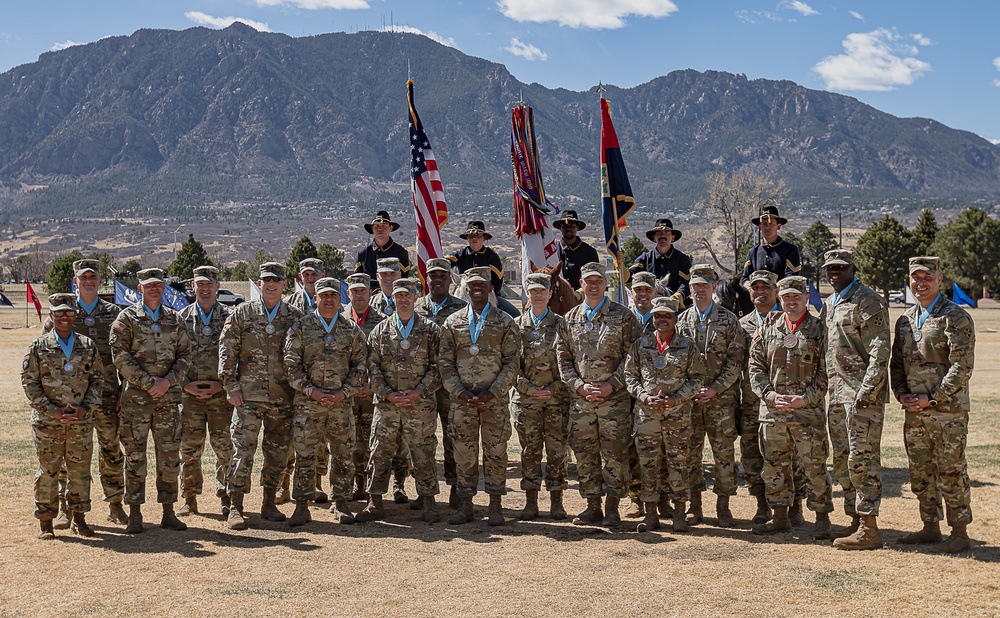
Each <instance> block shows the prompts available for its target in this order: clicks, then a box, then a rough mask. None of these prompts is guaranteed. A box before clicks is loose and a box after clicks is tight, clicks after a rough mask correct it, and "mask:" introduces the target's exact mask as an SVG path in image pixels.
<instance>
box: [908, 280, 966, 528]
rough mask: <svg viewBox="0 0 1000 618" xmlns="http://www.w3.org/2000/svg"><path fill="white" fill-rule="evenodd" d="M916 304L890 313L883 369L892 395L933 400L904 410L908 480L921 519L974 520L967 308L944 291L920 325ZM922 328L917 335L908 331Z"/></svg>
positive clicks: (951, 522)
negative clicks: (888, 353) (892, 328)
mask: <svg viewBox="0 0 1000 618" xmlns="http://www.w3.org/2000/svg"><path fill="white" fill-rule="evenodd" d="M917 307H919V305H914V306H913V307H910V308H908V309H907V310H906V311H905V312H904V313H903V315H901V316H900V317H899V319H898V320H896V336H895V340H894V341H893V344H892V358H891V360H890V363H889V375H890V378H891V383H892V391H893V394H894V395H895V396H896V399H897V400H898V399H899V398H900V397H901V396H902V395H904V394H906V393H912V394H915V395H927V396H928V397H929V398H930V399H931V405H930V406H928V407H927V408H924V409H923V410H921V411H920V412H909V411H907V412H906V413H905V417H904V421H903V441H904V443H905V445H906V455H907V458H908V459H909V464H910V487H911V488H912V489H913V493H915V494H916V495H917V500H918V501H919V503H920V519H921V520H922V521H923V522H925V523H934V522H938V521H941V520H942V519H944V513H942V509H941V501H942V500H943V501H944V505H945V506H946V507H947V516H948V518H947V521H948V524H949V525H950V526H953V527H954V526H964V525H968V524H970V523H972V494H971V489H970V485H969V474H968V469H967V463H966V459H965V447H966V440H967V439H968V434H969V412H970V410H971V407H970V403H969V379H970V378H971V377H972V369H973V365H974V362H975V346H976V332H975V326H974V324H973V322H972V318H971V317H970V316H969V314H968V313H967V312H966V311H965V310H964V309H962V308H961V307H959V306H958V305H956V304H955V303H953V302H951V301H950V300H948V299H947V298H946V297H944V295H942V296H941V297H940V298H939V299H938V301H937V303H936V304H935V305H934V307H933V309H932V310H931V312H930V316H928V317H927V321H926V322H924V324H923V327H922V328H919V329H918V328H917ZM915 332H920V333H921V335H920V341H914V340H913V338H914V333H915Z"/></svg>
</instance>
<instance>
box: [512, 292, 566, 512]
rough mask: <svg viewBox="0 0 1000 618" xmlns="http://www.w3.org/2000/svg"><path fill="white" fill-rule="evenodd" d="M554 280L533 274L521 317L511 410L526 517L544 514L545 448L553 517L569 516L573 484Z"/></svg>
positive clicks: (547, 487)
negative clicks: (566, 502)
mask: <svg viewBox="0 0 1000 618" xmlns="http://www.w3.org/2000/svg"><path fill="white" fill-rule="evenodd" d="M551 285H552V278H551V277H549V275H546V274H542V273H535V274H531V275H528V278H527V279H526V280H525V285H524V289H525V291H526V292H527V294H528V300H529V301H530V302H531V305H530V307H529V308H528V310H527V311H525V312H524V313H522V314H521V316H520V317H519V318H518V319H517V325H518V327H519V329H520V333H521V368H520V369H521V370H520V371H519V372H518V375H517V382H516V384H515V388H514V389H513V390H512V391H511V399H510V409H511V414H512V415H513V417H514V428H515V429H516V430H517V437H518V441H519V442H520V443H521V489H523V490H524V492H525V505H524V510H523V511H521V516H520V519H521V520H522V521H530V520H532V519H534V518H535V517H537V516H538V491H539V490H540V489H541V488H542V450H543V449H544V450H545V455H546V463H545V488H546V489H547V490H548V491H549V502H550V507H549V514H550V515H551V516H552V519H556V520H561V519H566V509H565V508H564V507H563V492H564V491H565V490H566V487H567V486H568V484H567V482H566V476H567V474H568V464H569V462H568V461H567V454H568V453H567V449H566V447H567V438H566V429H567V425H568V420H569V392H567V390H566V385H565V384H563V382H562V380H560V379H559V361H558V359H557V358H556V335H557V334H558V332H559V325H560V324H561V323H562V318H561V317H560V316H558V315H556V314H555V313H553V312H552V311H549V307H548V304H549V299H550V298H551V297H552V290H551Z"/></svg>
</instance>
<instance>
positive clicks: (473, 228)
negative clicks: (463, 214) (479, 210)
mask: <svg viewBox="0 0 1000 618" xmlns="http://www.w3.org/2000/svg"><path fill="white" fill-rule="evenodd" d="M471 234H482V235H483V238H485V239H486V240H489V239H491V238H493V234H490V233H488V232H487V231H486V226H485V225H484V224H483V222H482V221H469V229H467V230H465V232H463V233H461V234H459V235H458V237H459V238H461V239H462V240H468V239H469V236H470V235H471Z"/></svg>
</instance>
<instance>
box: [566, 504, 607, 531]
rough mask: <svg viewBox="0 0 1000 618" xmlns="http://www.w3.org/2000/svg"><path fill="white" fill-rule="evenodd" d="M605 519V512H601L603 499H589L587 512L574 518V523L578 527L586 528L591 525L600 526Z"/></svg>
mask: <svg viewBox="0 0 1000 618" xmlns="http://www.w3.org/2000/svg"><path fill="white" fill-rule="evenodd" d="M603 518H604V512H603V511H601V499H600V498H587V508H586V510H584V511H583V512H582V513H580V514H579V515H577V516H576V517H574V518H573V523H574V524H575V525H577V526H586V525H589V524H598V523H600V522H601V520H602V519H603Z"/></svg>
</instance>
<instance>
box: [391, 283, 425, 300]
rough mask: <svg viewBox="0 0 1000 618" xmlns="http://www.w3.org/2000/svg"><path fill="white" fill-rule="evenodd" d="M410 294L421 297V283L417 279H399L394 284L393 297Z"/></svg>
mask: <svg viewBox="0 0 1000 618" xmlns="http://www.w3.org/2000/svg"><path fill="white" fill-rule="evenodd" d="M401 292H408V293H410V294H413V295H414V296H419V295H420V282H419V281H417V280H416V279H397V280H395V281H393V283H392V295H393V296H395V295H396V294H399V293H401Z"/></svg>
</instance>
